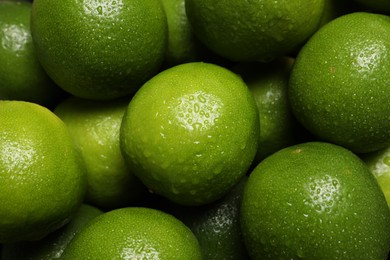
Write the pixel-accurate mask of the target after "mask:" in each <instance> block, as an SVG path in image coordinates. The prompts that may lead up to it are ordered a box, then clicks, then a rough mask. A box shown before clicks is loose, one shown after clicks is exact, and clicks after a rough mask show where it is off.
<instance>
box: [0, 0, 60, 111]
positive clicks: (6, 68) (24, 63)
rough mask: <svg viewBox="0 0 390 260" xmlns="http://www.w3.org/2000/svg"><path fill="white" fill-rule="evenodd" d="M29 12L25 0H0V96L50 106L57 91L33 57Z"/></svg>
mask: <svg viewBox="0 0 390 260" xmlns="http://www.w3.org/2000/svg"><path fill="white" fill-rule="evenodd" d="M30 13H31V3H29V2H21V1H0V43H1V44H0V60H1V66H0V99H3V100H4V99H8V100H24V101H30V102H34V103H39V104H41V105H45V106H50V105H53V104H54V103H55V101H56V100H57V99H58V98H59V97H60V94H61V91H60V89H59V88H58V87H57V86H56V85H55V84H54V82H53V81H52V80H51V79H50V78H49V76H48V75H47V74H46V72H45V71H44V70H43V68H42V66H41V65H40V63H39V62H38V59H37V58H36V56H35V49H34V46H33V44H32V39H31V31H30Z"/></svg>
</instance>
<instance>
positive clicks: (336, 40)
mask: <svg viewBox="0 0 390 260" xmlns="http://www.w3.org/2000/svg"><path fill="white" fill-rule="evenodd" d="M389 50H390V17H388V16H384V15H380V14H374V13H364V12H355V13H351V14H347V15H343V16H341V17H339V18H336V19H335V20H333V21H331V22H329V23H328V24H326V25H325V26H323V27H322V28H321V29H320V30H319V31H318V32H317V33H316V34H314V35H313V37H312V38H311V39H310V40H309V41H308V42H307V44H305V46H304V47H303V48H302V49H301V51H300V52H299V54H298V57H297V59H296V60H295V63H294V66H293V69H292V72H291V77H290V82H289V90H288V96H289V100H290V103H291V108H292V111H293V113H294V114H295V115H296V117H297V118H298V120H299V121H300V122H301V123H302V125H304V126H305V127H306V128H307V129H308V130H309V131H310V132H312V133H313V134H314V135H316V136H318V137H319V138H321V139H322V140H325V141H329V142H332V143H335V144H338V145H341V146H344V147H346V148H348V149H350V150H352V151H354V152H357V153H364V152H372V151H375V150H379V149H382V148H385V147H386V146H388V145H390V106H389V100H390V91H389V85H388V82H389V81H390V71H389V70H388V68H389V67H390V52H389Z"/></svg>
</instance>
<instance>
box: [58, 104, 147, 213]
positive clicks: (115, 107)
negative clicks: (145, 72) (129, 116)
mask: <svg viewBox="0 0 390 260" xmlns="http://www.w3.org/2000/svg"><path fill="white" fill-rule="evenodd" d="M128 104H129V98H124V99H120V100H110V101H101V100H100V101H97V100H84V99H81V98H76V97H70V98H68V99H66V100H64V101H62V102H61V103H59V104H58V106H57V107H56V108H55V110H54V113H55V114H56V115H57V116H59V117H60V118H61V119H62V120H63V121H64V122H65V124H66V126H67V127H68V129H69V131H70V133H71V135H72V137H73V139H74V141H75V143H76V147H77V148H78V149H79V150H80V153H81V155H82V157H83V159H84V161H85V165H86V169H87V182H88V188H87V194H86V201H87V202H88V203H91V204H93V205H95V206H98V207H100V208H104V209H114V208H119V207H124V206H130V205H131V204H134V203H135V202H136V201H137V200H138V199H140V198H141V196H142V195H143V194H146V189H145V187H144V185H143V184H142V183H141V182H140V181H139V180H138V178H137V177H135V175H134V174H133V173H132V172H131V171H130V169H129V168H128V166H127V165H126V163H125V161H124V159H123V156H122V153H121V150H120V146H119V130H120V126H121V123H122V117H123V115H124V113H125V111H126V109H127V105H128Z"/></svg>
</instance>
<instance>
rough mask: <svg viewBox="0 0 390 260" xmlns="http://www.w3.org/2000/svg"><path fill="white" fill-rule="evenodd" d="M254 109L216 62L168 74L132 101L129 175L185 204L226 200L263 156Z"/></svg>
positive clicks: (125, 135) (244, 90)
mask: <svg viewBox="0 0 390 260" xmlns="http://www.w3.org/2000/svg"><path fill="white" fill-rule="evenodd" d="M258 136H259V122H258V113H257V108H256V103H255V101H254V98H253V96H252V94H251V92H250V91H249V89H248V87H247V86H246V84H245V83H244V81H243V80H242V79H241V78H240V77H239V76H237V75H236V74H235V73H233V72H232V71H230V70H228V69H225V68H223V67H220V66H218V65H214V64H211V63H202V62H193V63H186V64H182V65H177V66H175V67H172V68H169V69H167V70H165V71H162V72H160V73H159V74H158V75H156V76H155V77H153V78H152V79H150V80H149V81H148V82H146V83H145V84H144V85H143V86H142V87H141V89H140V90H139V91H138V92H137V93H136V94H135V96H134V97H133V99H132V100H131V102H130V104H129V107H128V109H127V111H126V114H125V116H124V118H123V121H122V126H121V134H120V142H121V147H122V153H123V156H124V158H125V160H126V161H127V162H128V164H129V166H130V169H132V171H133V172H134V174H135V175H136V176H138V177H139V179H140V180H141V181H142V182H143V183H144V184H145V185H146V186H147V187H148V188H149V190H151V191H152V192H154V193H157V194H160V195H162V196H164V197H166V198H169V199H170V200H172V201H174V202H176V203H179V204H184V205H201V204H206V203H209V202H212V201H215V200H217V199H219V198H221V197H222V196H223V195H224V194H226V193H227V192H228V191H229V190H230V189H231V188H232V187H233V186H234V185H236V184H237V183H238V182H239V180H240V179H241V178H242V176H243V175H245V173H246V172H247V169H248V168H249V166H250V164H251V162H252V160H253V158H254V156H255V153H256V149H257V143H258Z"/></svg>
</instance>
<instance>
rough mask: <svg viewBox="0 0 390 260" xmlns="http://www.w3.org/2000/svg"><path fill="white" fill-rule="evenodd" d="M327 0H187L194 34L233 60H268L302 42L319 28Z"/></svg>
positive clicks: (216, 51)
mask: <svg viewBox="0 0 390 260" xmlns="http://www.w3.org/2000/svg"><path fill="white" fill-rule="evenodd" d="M324 2H325V0H312V1H306V0H293V1H291V0H279V1H274V0H262V1H234V0H225V1H214V0H203V1H197V0H186V1H185V7H186V12H187V17H188V20H189V22H190V25H191V27H192V28H193V32H194V34H195V35H196V36H197V37H198V38H199V39H200V41H201V42H203V44H205V45H206V46H207V47H208V48H210V49H211V50H212V51H214V52H215V53H217V54H219V55H221V56H223V57H225V58H227V59H230V60H233V61H268V60H270V59H273V58H275V57H279V56H283V55H285V54H288V53H289V52H291V51H293V50H294V49H295V48H297V47H298V46H300V45H301V44H303V43H304V42H305V41H306V40H307V39H308V37H310V36H311V35H312V34H313V33H314V32H315V31H316V30H317V28H318V27H319V22H320V19H321V16H322V12H323V9H324Z"/></svg>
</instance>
